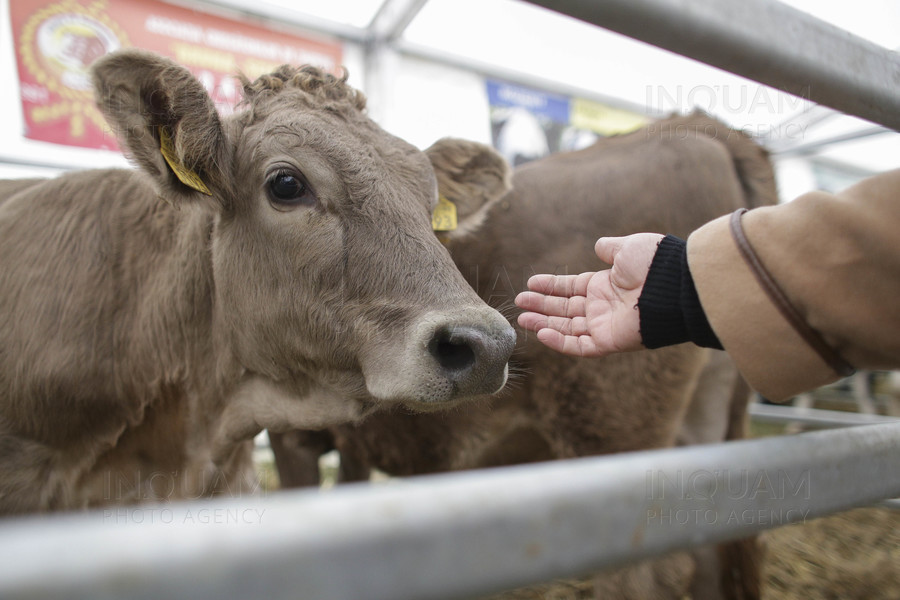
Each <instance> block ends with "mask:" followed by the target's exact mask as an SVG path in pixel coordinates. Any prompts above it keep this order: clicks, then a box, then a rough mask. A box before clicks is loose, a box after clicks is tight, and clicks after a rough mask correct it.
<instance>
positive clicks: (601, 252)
mask: <svg viewBox="0 0 900 600" xmlns="http://www.w3.org/2000/svg"><path fill="white" fill-rule="evenodd" d="M625 239H626V238H624V237H602V238H600V239H599V240H597V243H596V244H594V252H595V253H596V254H597V258H599V259H600V260H602V261H603V262H605V263H606V264H608V265H611V264H613V261H615V259H616V254H618V253H619V250H621V249H622V245H623V244H624V243H625Z"/></svg>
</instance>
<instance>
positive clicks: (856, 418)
mask: <svg viewBox="0 0 900 600" xmlns="http://www.w3.org/2000/svg"><path fill="white" fill-rule="evenodd" d="M747 412H748V413H749V415H750V417H751V418H752V419H753V420H754V421H759V422H762V423H800V424H802V425H808V426H811V427H817V428H830V427H853V426H856V425H874V424H876V423H900V418H897V417H889V416H882V415H868V414H862V413H855V412H847V411H843V410H825V409H821V408H800V407H796V406H790V405H778V404H762V403H759V402H754V403H752V404H751V405H750V406H749V407H748V409H747Z"/></svg>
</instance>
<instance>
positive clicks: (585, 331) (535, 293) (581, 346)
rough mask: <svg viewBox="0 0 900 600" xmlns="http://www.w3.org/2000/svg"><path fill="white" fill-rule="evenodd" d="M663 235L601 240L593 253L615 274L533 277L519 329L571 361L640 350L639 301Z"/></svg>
mask: <svg viewBox="0 0 900 600" xmlns="http://www.w3.org/2000/svg"><path fill="white" fill-rule="evenodd" d="M662 239H663V236H662V235H660V234H656V233H637V234H634V235H629V236H626V237H607V238H600V239H599V240H597V243H596V244H595V245H594V251H595V252H596V253H597V256H598V257H599V258H600V260H602V261H603V262H605V263H607V264H610V265H612V268H611V269H608V270H605V271H598V272H595V273H581V274H580V275H535V276H534V277H531V278H530V279H529V280H528V289H529V290H531V291H528V292H522V293H520V294H519V295H518V296H516V305H517V306H518V307H519V308H521V309H523V310H525V311H528V312H524V313H522V314H521V315H519V319H518V320H519V325H521V326H522V327H524V328H525V329H528V330H530V331H534V332H537V338H538V340H540V341H541V342H542V343H543V344H545V345H546V346H548V347H550V348H552V349H554V350H556V351H558V352H562V353H563V354H570V355H572V356H584V357H596V356H604V355H606V354H611V353H613V352H627V351H632V350H640V349H641V348H643V345H642V344H641V331H640V314H639V313H638V310H637V302H638V298H640V296H641V292H642V291H643V289H644V282H645V281H646V280H647V273H648V272H649V271H650V263H651V262H653V256H654V255H655V254H656V249H657V247H658V246H659V242H660V241H661V240H662Z"/></svg>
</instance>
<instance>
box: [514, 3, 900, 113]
mask: <svg viewBox="0 0 900 600" xmlns="http://www.w3.org/2000/svg"><path fill="white" fill-rule="evenodd" d="M527 1H528V2H531V3H532V4H537V5H539V6H544V7H546V8H549V9H552V10H555V11H558V12H560V13H563V14H566V15H570V16H573V17H576V18H578V19H581V20H583V21H587V22H588V23H593V24H595V25H599V26H600V27H603V28H605V29H610V30H612V31H616V32H618V33H622V34H624V35H627V36H629V37H632V38H635V39H638V40H641V41H644V42H647V43H650V44H653V45H655V46H659V47H660V48H664V49H666V50H671V51H673V52H677V53H678V54H682V55H684V56H687V57H690V58H694V59H697V60H699V61H702V62H705V63H707V64H710V65H712V66H714V67H719V68H721V69H724V70H726V71H730V72H732V73H735V74H737V75H742V76H744V77H747V78H749V79H753V80H755V81H758V82H760V83H764V84H767V85H770V86H772V87H775V88H778V89H780V90H783V91H786V92H789V93H791V94H795V95H797V96H800V97H802V98H806V99H809V100H812V101H813V102H817V103H819V104H824V105H825V106H830V107H831V108H836V109H838V110H840V111H843V112H846V113H849V114H853V115H856V116H859V117H863V118H865V119H869V120H870V121H874V122H875V123H879V124H881V125H885V126H887V127H890V128H891V129H895V130H900V94H898V93H897V90H898V89H900V57H898V56H897V53H896V52H891V51H890V50H888V49H886V48H883V47H881V46H878V45H877V44H874V43H872V42H869V41H868V40H865V39H863V38H860V37H858V36H855V35H853V34H851V33H848V32H847V31H844V30H842V29H840V28H838V27H835V26H833V25H831V24H829V23H826V22H824V21H822V20H820V19H817V18H815V17H812V16H810V15H809V14H807V13H804V12H801V11H799V10H797V9H794V8H791V7H789V6H786V5H784V4H782V3H780V2H776V1H775V0H745V1H742V2H722V1H721V0H602V1H596V0H595V1H591V0H527ZM872 17H873V18H877V15H873V16H872Z"/></svg>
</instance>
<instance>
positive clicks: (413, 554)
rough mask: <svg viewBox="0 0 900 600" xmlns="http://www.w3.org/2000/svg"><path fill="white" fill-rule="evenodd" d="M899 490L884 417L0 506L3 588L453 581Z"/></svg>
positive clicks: (712, 532) (620, 550) (633, 555)
mask: <svg viewBox="0 0 900 600" xmlns="http://www.w3.org/2000/svg"><path fill="white" fill-rule="evenodd" d="M895 496H900V423H894V424H883V425H868V426H862V427H853V428H847V429H837V430H829V431H819V432H813V433H807V434H801V435H797V436H787V437H781V438H768V439H761V440H749V441H742V442H731V443H728V444H719V445H709V446H693V447H686V448H678V449H667V450H657V451H646V452H636V453H631V454H620V455H616V456H606V457H595V458H585V459H577V460H570V461H561V462H553V463H544V464H539V465H528V466H521V467H511V468H504V469H492V470H485V471H476V472H469V473H455V474H445V475H435V476H429V477H421V478H414V479H408V480H403V481H400V482H396V483H394V484H387V485H383V486H376V487H371V486H365V485H355V486H354V485H348V486H345V487H344V488H343V489H340V488H339V489H337V490H334V491H331V492H325V493H317V492H299V493H290V492H284V493H280V494H274V495H272V497H270V498H266V499H256V500H254V499H246V498H245V499H241V500H228V501H207V502H195V503H190V504H168V505H161V506H156V507H152V506H142V507H135V508H119V509H116V508H112V509H108V510H105V511H100V512H95V513H92V514H90V515H80V516H68V517H47V518H43V519H27V520H23V521H20V522H9V521H7V522H3V523H2V524H0V564H2V565H3V568H2V569H0V597H3V598H36V597H40V598H68V599H72V598H85V599H91V600H101V599H103V598H116V599H126V598H142V599H144V598H145V599H151V598H153V599H157V598H179V597H183V598H187V597H189V598H192V599H195V600H201V599H209V600H224V599H228V598H242V599H243V598H268V599H280V598H285V599H287V598H292V599H296V598H315V599H316V600H328V599H347V600H358V599H360V598H366V599H367V600H378V599H385V600H403V599H413V598H415V599H425V598H467V597H469V598H470V597H473V596H476V595H479V594H487V593H492V592H495V591H499V590H503V589H507V588H511V587H515V586H521V585H527V584H530V583H535V582H539V581H546V580H548V579H552V578H556V577H566V576H575V575H580V574H584V573H586V572H589V571H593V570H595V569H599V568H602V567H608V566H612V565H617V564H620V563H623V562H626V561H632V560H637V559H642V558H647V557H652V556H655V555H659V554H661V553H664V552H667V551H671V550H675V549H678V548H687V547H692V546H696V545H699V544H704V543H708V542H715V541H721V540H727V539H736V538H741V537H744V536H747V535H750V534H753V533H755V532H758V531H761V530H764V529H768V528H771V527H776V526H779V525H783V524H786V523H789V522H797V521H802V520H806V519H811V518H814V517H818V516H822V515H826V514H829V513H833V512H836V511H840V510H843V509H847V508H849V507H853V506H860V505H868V504H872V503H874V502H877V501H879V500H882V499H885V498H891V497H895Z"/></svg>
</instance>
